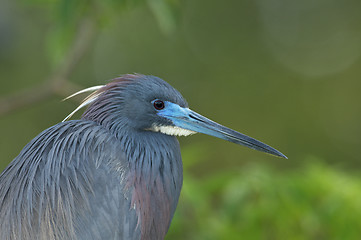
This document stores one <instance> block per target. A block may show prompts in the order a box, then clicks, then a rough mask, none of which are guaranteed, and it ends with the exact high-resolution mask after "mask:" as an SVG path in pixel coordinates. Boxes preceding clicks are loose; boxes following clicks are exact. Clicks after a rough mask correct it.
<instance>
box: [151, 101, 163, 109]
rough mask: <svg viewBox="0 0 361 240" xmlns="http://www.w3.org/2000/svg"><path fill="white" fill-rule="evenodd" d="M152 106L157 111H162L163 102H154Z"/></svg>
mask: <svg viewBox="0 0 361 240" xmlns="http://www.w3.org/2000/svg"><path fill="white" fill-rule="evenodd" d="M153 106H154V108H155V109H157V110H162V109H163V108H164V102H163V101H162V100H155V101H154V103H153Z"/></svg>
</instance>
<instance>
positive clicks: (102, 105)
mask: <svg viewBox="0 0 361 240" xmlns="http://www.w3.org/2000/svg"><path fill="white" fill-rule="evenodd" d="M159 99H161V100H159ZM86 101H87V102H86V104H87V105H89V107H88V108H87V110H86V111H85V112H84V114H83V116H82V118H81V119H80V120H72V121H66V122H62V123H59V124H57V125H55V126H52V127H50V128H48V129H47V130H45V131H43V132H42V133H40V134H39V135H38V136H37V137H35V138H34V139H33V140H32V141H31V142H29V143H28V144H27V145H26V146H25V147H24V149H23V150H22V151H21V152H20V154H19V155H18V156H17V157H16V158H15V159H14V160H13V161H12V162H11V163H10V164H9V165H8V167H7V168H6V169H5V170H4V171H3V172H2V174H1V175H0V221H1V224H0V239H1V240H18V239H40V240H42V239H44V240H45V239H87V240H89V239H129V240H139V239H142V240H145V239H150V240H153V239H154V240H155V239H163V238H164V236H165V234H166V233H167V231H168V228H169V225H170V222H171V220H172V217H173V214H174V211H175V209H176V205H177V202H178V198H179V194H180V190H181V187H182V178H183V177H182V160H181V155H180V147H179V143H178V141H177V139H176V137H175V135H178V134H180V135H188V134H190V133H193V132H194V131H198V132H203V133H206V134H210V135H213V136H216V137H220V138H223V139H226V140H229V141H232V142H236V143H239V144H242V145H246V146H248V147H251V148H255V149H258V150H261V151H264V152H268V153H271V154H274V155H278V156H283V157H285V156H284V155H283V154H281V153H280V152H278V151H277V150H275V149H273V148H271V147H269V146H267V145H265V144H263V145H262V143H260V142H258V141H257V140H254V139H252V138H249V137H247V136H245V135H242V134H240V133H237V132H235V131H233V130H229V129H226V128H225V127H223V126H221V127H222V128H220V125H215V124H216V123H214V122H212V121H210V120H209V119H206V118H204V117H203V116H201V115H197V114H196V113H194V112H193V111H191V110H189V109H188V105H187V103H186V101H185V100H184V99H183V97H182V96H181V94H180V93H179V92H178V91H177V90H175V89H174V88H173V87H171V86H170V85H169V84H168V83H166V82H164V81H163V80H161V79H160V78H157V77H153V76H144V75H124V76H122V77H120V78H117V79H114V80H113V81H112V82H110V83H108V84H107V85H105V86H103V87H100V88H99V89H98V90H97V91H96V92H95V93H93V94H92V95H90V96H89V98H87V99H86ZM86 104H85V105H86ZM162 104H163V105H162ZM163 108H164V109H163ZM194 124H196V125H194ZM197 124H198V125H197ZM205 124H208V125H209V126H208V125H207V126H208V127H206V128H205V127H204V126H203V125H205ZM209 129H218V130H217V131H214V130H209ZM231 131H233V132H231ZM219 133H221V134H223V135H220V134H219ZM237 134H238V135H237ZM237 141H238V142H237Z"/></svg>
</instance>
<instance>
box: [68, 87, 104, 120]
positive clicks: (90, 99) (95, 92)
mask: <svg viewBox="0 0 361 240" xmlns="http://www.w3.org/2000/svg"><path fill="white" fill-rule="evenodd" d="M104 86H105V85H99V86H94V87H90V88H86V89H83V90H80V91H78V92H76V93H74V94H72V95H70V96H69V97H66V98H64V99H63V101H65V100H68V99H69V98H72V97H75V96H77V95H79V94H82V93H86V92H92V93H91V94H90V95H89V96H87V97H86V98H85V99H84V100H83V101H82V103H81V104H80V105H79V106H78V107H77V108H76V109H75V110H74V111H72V112H71V113H70V114H69V115H68V116H66V117H65V118H64V120H63V122H65V121H67V120H69V119H70V118H71V117H72V116H73V115H74V114H75V113H76V112H77V111H79V110H80V109H82V108H83V107H85V106H87V105H89V104H90V103H92V102H93V101H94V100H95V99H96V98H97V97H98V96H99V94H101V92H100V91H98V90H99V89H101V88H103V87H104Z"/></svg>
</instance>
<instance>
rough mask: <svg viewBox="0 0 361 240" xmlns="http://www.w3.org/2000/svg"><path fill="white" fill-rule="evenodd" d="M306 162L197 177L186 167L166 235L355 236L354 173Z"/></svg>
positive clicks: (359, 188) (357, 191)
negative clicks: (286, 168)
mask: <svg viewBox="0 0 361 240" xmlns="http://www.w3.org/2000/svg"><path fill="white" fill-rule="evenodd" d="M187 156H189V155H188V154H187ZM307 162H308V163H307V164H305V166H304V167H302V168H299V169H295V170H290V171H287V172H282V171H280V170H275V169H274V168H272V167H270V166H269V165H268V164H267V165H264V164H262V165H260V164H248V165H247V166H245V167H243V168H242V169H240V170H236V169H234V170H231V171H226V172H220V173H218V174H215V175H211V176H207V177H204V178H202V179H197V177H195V176H192V174H190V173H189V172H187V171H186V175H185V177H184V186H183V190H182V196H181V199H180V204H179V207H178V209H177V212H176V215H175V218H174V220H173V222H172V225H171V228H170V232H169V234H168V236H167V239H202V240H203V239H207V240H208V239H209V240H210V239H230V240H231V239H235V240H236V239H300V240H301V239H315V240H316V239H317V240H320V239H359V238H360V236H361V218H360V216H361V202H360V199H361V179H360V175H359V173H354V174H351V175H350V174H346V173H345V172H344V171H340V170H336V169H334V168H332V167H329V166H327V165H325V164H324V163H322V161H320V160H319V159H315V158H309V159H308V160H307Z"/></svg>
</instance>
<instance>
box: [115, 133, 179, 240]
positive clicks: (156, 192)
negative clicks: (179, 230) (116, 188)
mask: <svg viewBox="0 0 361 240" xmlns="http://www.w3.org/2000/svg"><path fill="white" fill-rule="evenodd" d="M118 138H119V139H120V142H121V146H122V147H123V148H124V150H125V153H126V157H127V159H128V162H129V169H130V170H129V172H128V174H127V176H126V188H128V190H129V192H130V194H131V197H130V198H131V207H132V208H133V209H135V211H136V215H137V217H138V225H139V227H140V229H141V235H142V239H148V238H147V236H157V237H156V238H154V239H163V238H164V236H165V234H166V233H167V231H168V228H169V224H170V222H171V219H172V217H173V214H174V211H175V209H176V205H177V203H178V198H179V194H180V190H181V187H182V181H183V169H182V160H181V155H180V148H179V143H178V140H177V139H176V138H175V137H172V136H167V135H164V134H161V133H154V132H145V131H143V132H136V133H135V132H132V133H128V134H124V133H122V134H118ZM160 223H163V224H160Z"/></svg>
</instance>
